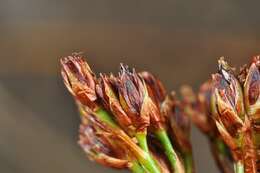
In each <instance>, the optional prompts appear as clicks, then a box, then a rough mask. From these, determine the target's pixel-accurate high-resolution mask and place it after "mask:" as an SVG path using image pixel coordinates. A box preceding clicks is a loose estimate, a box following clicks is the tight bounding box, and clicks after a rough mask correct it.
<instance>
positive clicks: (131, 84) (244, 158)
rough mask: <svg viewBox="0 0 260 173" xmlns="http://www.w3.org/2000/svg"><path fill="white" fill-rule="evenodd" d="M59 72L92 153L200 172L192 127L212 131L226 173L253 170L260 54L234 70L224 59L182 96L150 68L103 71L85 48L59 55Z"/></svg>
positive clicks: (122, 165) (120, 163) (113, 162)
mask: <svg viewBox="0 0 260 173" xmlns="http://www.w3.org/2000/svg"><path fill="white" fill-rule="evenodd" d="M60 62H61V73H62V77H63V80H64V83H65V85H66V87H67V89H68V91H69V92H70V93H71V95H72V96H73V98H74V100H75V103H76V105H77V107H78V109H79V113H80V118H81V124H80V128H79V145H80V146H81V148H82V149H83V150H84V151H85V153H86V154H87V156H88V157H89V159H91V160H93V161H95V162H97V163H99V164H102V165H104V166H107V167H111V168H117V169H129V170H130V171H131V172H134V173H171V172H174V173H195V168H194V162H193V155H192V145H191V141H190V125H191V122H193V123H194V124H195V125H196V126H197V127H198V128H199V129H200V130H201V131H202V132H203V133H204V134H205V136H207V138H208V141H209V145H210V148H211V151H212V154H213V157H214V159H215V161H216V164H217V165H218V167H219V168H220V170H221V172H223V173H256V172H257V171H258V168H259V158H260V156H259V154H258V153H259V148H260V147H259V146H260V135H259V131H260V127H259V122H260V118H259V117H260V98H259V94H260V72H259V68H260V58H259V57H254V58H253V60H252V62H251V63H250V64H249V65H247V66H244V67H243V68H241V70H240V72H239V73H236V72H235V70H234V68H232V67H231V66H229V65H228V63H227V62H226V61H225V60H224V58H220V59H219V62H218V71H217V73H216V74H213V75H212V79H210V80H208V81H207V82H205V83H204V84H202V86H201V87H200V89H199V91H198V93H195V92H194V91H193V90H192V89H191V87H189V86H183V87H182V88H181V90H180V96H181V97H180V98H177V96H176V94H175V92H173V91H172V92H170V93H169V94H167V92H166V90H165V88H164V86H163V84H162V82H161V81H160V80H159V79H158V78H157V77H156V76H154V75H153V74H151V73H149V72H146V71H144V72H143V71H141V72H138V71H135V69H130V68H129V67H128V66H126V65H123V64H120V67H119V73H118V74H117V75H114V74H102V73H100V74H99V75H98V76H97V75H96V74H95V73H94V72H93V71H92V70H91V68H90V66H89V65H88V63H87V62H86V60H85V59H84V58H83V56H82V54H79V53H74V54H72V55H71V56H68V57H64V58H61V60H60Z"/></svg>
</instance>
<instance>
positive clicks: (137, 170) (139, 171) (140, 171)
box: [130, 161, 145, 173]
mask: <svg viewBox="0 0 260 173" xmlns="http://www.w3.org/2000/svg"><path fill="white" fill-rule="evenodd" d="M130 170H131V171H132V172H133V173H145V170H144V168H143V167H142V166H141V165H140V164H139V163H138V161H134V162H133V163H132V166H131V167H130Z"/></svg>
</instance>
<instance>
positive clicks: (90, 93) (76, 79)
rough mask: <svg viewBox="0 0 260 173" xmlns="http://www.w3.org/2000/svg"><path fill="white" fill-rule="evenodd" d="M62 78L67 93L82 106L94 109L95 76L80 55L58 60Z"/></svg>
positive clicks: (95, 97) (75, 54)
mask: <svg viewBox="0 0 260 173" xmlns="http://www.w3.org/2000/svg"><path fill="white" fill-rule="evenodd" d="M60 63H61V66H62V70H61V73H62V77H63V80H64V84H65V85H66V87H67V89H68V90H69V92H70V93H71V94H72V95H73V96H74V97H75V99H77V100H78V101H80V102H81V103H82V104H84V105H86V106H88V107H90V108H91V109H95V108H96V107H97V105H96V103H95V101H96V99H97V96H96V92H95V75H94V73H93V72H92V71H91V69H90V67H89V66H88V64H87V62H86V61H85V60H84V59H83V57H82V55H81V54H77V53H74V54H72V55H71V56H68V57H64V58H62V59H61V60H60Z"/></svg>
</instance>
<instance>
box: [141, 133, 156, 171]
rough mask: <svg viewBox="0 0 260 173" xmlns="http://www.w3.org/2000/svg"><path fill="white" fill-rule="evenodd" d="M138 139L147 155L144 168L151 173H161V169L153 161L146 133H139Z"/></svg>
mask: <svg viewBox="0 0 260 173" xmlns="http://www.w3.org/2000/svg"><path fill="white" fill-rule="evenodd" d="M136 139H137V141H138V144H139V146H140V147H141V148H142V149H143V150H144V151H145V153H146V155H147V157H146V160H145V161H144V162H145V163H143V164H144V166H145V167H146V168H147V169H148V170H149V173H160V170H159V168H158V167H157V166H156V163H155V161H154V160H153V159H152V157H151V155H150V153H149V148H148V145H147V138H146V133H137V134H136Z"/></svg>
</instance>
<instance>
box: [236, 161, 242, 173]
mask: <svg viewBox="0 0 260 173" xmlns="http://www.w3.org/2000/svg"><path fill="white" fill-rule="evenodd" d="M234 169H235V173H244V164H243V162H242V161H237V162H236V163H234Z"/></svg>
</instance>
